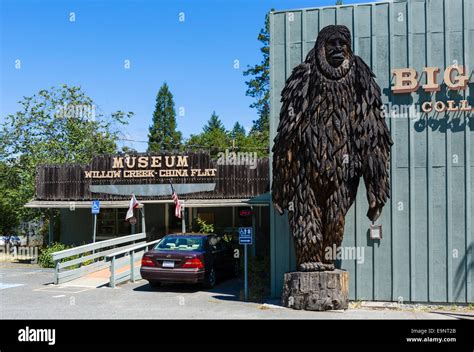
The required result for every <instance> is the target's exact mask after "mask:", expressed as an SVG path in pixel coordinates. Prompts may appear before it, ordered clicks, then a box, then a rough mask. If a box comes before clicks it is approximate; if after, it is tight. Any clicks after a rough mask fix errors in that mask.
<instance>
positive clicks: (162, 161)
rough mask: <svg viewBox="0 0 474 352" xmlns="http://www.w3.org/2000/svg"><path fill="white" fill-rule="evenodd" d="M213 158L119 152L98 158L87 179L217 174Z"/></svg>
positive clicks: (85, 176) (85, 171) (180, 176)
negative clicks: (118, 153) (124, 153)
mask: <svg viewBox="0 0 474 352" xmlns="http://www.w3.org/2000/svg"><path fill="white" fill-rule="evenodd" d="M216 173H217V169H216V168H213V167H211V165H210V161H209V158H202V157H201V156H199V155H195V154H194V155H191V156H190V155H187V154H176V155H123V156H122V155H116V156H110V157H108V158H104V157H102V156H99V157H96V158H94V161H93V162H92V164H91V169H90V170H84V178H85V179H91V180H92V179H135V178H182V177H191V178H201V177H215V176H216Z"/></svg>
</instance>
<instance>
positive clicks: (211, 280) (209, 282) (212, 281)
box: [204, 268, 216, 288]
mask: <svg viewBox="0 0 474 352" xmlns="http://www.w3.org/2000/svg"><path fill="white" fill-rule="evenodd" d="M215 285H216V270H215V269H214V268H211V270H209V273H208V274H207V275H206V278H205V279H204V287H205V288H213V287H214V286H215Z"/></svg>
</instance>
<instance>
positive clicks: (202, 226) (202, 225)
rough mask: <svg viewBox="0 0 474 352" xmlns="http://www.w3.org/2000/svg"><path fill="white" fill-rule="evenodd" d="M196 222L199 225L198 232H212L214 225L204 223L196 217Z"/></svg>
mask: <svg viewBox="0 0 474 352" xmlns="http://www.w3.org/2000/svg"><path fill="white" fill-rule="evenodd" d="M196 221H197V224H198V226H199V232H201V233H213V232H214V225H213V224H208V223H206V222H205V221H204V220H203V219H201V218H199V217H198V218H197V219H196Z"/></svg>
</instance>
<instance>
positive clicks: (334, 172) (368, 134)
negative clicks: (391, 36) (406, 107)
mask: <svg viewBox="0 0 474 352" xmlns="http://www.w3.org/2000/svg"><path fill="white" fill-rule="evenodd" d="M281 95H282V99H281V100H282V103H283V105H282V107H281V111H280V123H279V126H278V130H277V135H276V137H275V140H274V141H275V144H274V147H273V183H272V195H273V202H274V204H275V207H276V209H277V210H278V211H279V213H280V214H283V212H284V210H285V209H288V216H289V221H290V228H291V231H292V232H293V237H294V243H295V250H296V261H297V269H298V270H299V271H324V270H333V269H334V264H333V261H332V260H331V259H330V258H329V259H328V258H326V256H325V249H326V248H328V247H330V248H333V245H334V244H335V245H336V247H339V246H340V245H341V242H342V238H343V235H344V218H345V215H346V213H347V211H348V210H349V208H350V206H351V205H352V203H353V202H354V200H355V198H356V193H357V188H358V185H359V179H360V177H361V176H363V177H364V181H365V185H366V188H367V199H368V202H369V210H368V212H367V216H368V218H369V219H370V220H372V221H375V220H376V219H377V218H378V217H379V216H380V213H381V211H382V207H383V206H384V204H385V202H386V201H387V198H388V197H389V191H390V185H389V173H388V168H389V154H390V146H391V145H392V144H393V142H392V140H391V137H390V133H389V131H388V129H387V125H386V123H385V118H384V113H383V110H382V100H381V98H380V88H379V86H378V85H377V83H376V82H375V75H374V74H373V73H372V71H371V70H370V68H369V67H368V66H367V65H366V64H365V62H364V61H363V60H362V59H361V58H360V57H358V56H356V55H353V53H352V50H351V34H350V32H349V29H347V27H345V26H328V27H325V28H324V29H322V30H321V31H320V33H319V35H318V38H317V40H316V45H315V47H314V48H313V49H312V50H311V51H310V52H309V53H308V56H307V57H306V60H305V61H304V62H303V63H302V64H300V65H298V66H297V67H295V69H294V70H293V72H292V74H291V76H290V77H289V78H288V80H287V81H286V84H285V87H284V89H283V91H282V94H281Z"/></svg>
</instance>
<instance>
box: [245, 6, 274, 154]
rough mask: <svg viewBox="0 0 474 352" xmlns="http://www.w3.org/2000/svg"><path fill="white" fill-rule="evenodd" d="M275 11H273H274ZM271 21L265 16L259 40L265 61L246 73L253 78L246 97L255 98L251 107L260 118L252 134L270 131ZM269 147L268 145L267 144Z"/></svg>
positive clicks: (253, 127) (254, 124) (254, 122)
mask: <svg viewBox="0 0 474 352" xmlns="http://www.w3.org/2000/svg"><path fill="white" fill-rule="evenodd" d="M272 11H273V9H272ZM269 32H270V19H269V15H268V14H267V15H266V16H265V27H264V28H262V29H261V30H260V33H259V35H258V40H259V41H260V42H262V44H263V46H262V47H261V48H260V51H261V53H262V54H263V59H262V61H261V62H260V64H257V65H255V66H253V67H249V68H248V69H247V70H245V71H244V76H251V77H252V78H251V79H250V80H249V81H246V82H245V83H246V84H247V86H248V88H247V91H246V93H245V94H246V95H247V96H250V97H252V98H255V102H253V103H252V104H251V105H250V107H251V108H256V109H257V112H258V115H259V118H258V119H257V120H255V121H253V126H252V132H260V133H264V132H266V131H268V130H269V127H270V125H269V117H270V33H269ZM267 146H268V143H267Z"/></svg>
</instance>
